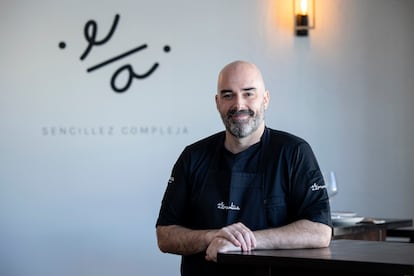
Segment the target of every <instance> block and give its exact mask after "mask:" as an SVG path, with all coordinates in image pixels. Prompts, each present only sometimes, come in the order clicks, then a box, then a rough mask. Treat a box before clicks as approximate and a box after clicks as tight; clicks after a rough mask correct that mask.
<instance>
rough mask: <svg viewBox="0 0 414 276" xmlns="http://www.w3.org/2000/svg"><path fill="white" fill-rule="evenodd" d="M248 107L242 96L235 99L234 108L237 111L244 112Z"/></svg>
mask: <svg viewBox="0 0 414 276" xmlns="http://www.w3.org/2000/svg"><path fill="white" fill-rule="evenodd" d="M245 107H246V101H245V100H244V99H243V97H242V95H237V96H236V97H234V108H235V109H236V110H242V109H245Z"/></svg>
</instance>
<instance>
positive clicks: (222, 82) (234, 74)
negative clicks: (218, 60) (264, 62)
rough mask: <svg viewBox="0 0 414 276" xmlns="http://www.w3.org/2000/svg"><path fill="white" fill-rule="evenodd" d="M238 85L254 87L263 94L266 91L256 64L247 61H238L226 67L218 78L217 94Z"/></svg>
mask: <svg viewBox="0 0 414 276" xmlns="http://www.w3.org/2000/svg"><path fill="white" fill-rule="evenodd" d="M236 83H237V84H239V85H240V84H242V85H246V86H251V85H253V86H254V87H255V88H256V89H258V90H260V91H262V92H264V91H265V90H266V89H265V84H264V81H263V77H262V73H261V72H260V70H259V68H257V66H256V65H255V64H253V63H250V62H247V61H240V60H238V61H234V62H232V63H229V64H227V65H226V66H224V68H223V69H222V70H221V71H220V74H219V76H218V81H217V93H220V91H221V90H222V89H227V88H228V87H230V86H232V85H234V84H236Z"/></svg>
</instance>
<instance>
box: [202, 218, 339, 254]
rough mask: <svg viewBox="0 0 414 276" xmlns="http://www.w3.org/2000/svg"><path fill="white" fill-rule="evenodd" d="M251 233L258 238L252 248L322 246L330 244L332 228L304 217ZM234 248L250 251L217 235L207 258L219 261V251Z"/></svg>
mask: <svg viewBox="0 0 414 276" xmlns="http://www.w3.org/2000/svg"><path fill="white" fill-rule="evenodd" d="M251 234H252V235H254V237H255V239H256V246H252V249H258V250H260V249H294V248H321V247H327V246H329V244H330V241H331V237H332V229H331V227H329V226H328V225H325V224H322V223H319V222H312V221H310V220H305V219H302V220H298V221H296V222H293V223H291V224H288V225H286V226H282V227H278V228H271V229H266V230H258V231H255V232H252V233H251ZM234 235H237V234H235V233H234ZM232 250H242V251H248V250H243V249H242V248H240V247H234V245H233V244H232V243H231V242H230V241H229V240H228V239H225V238H223V237H216V238H214V239H213V241H212V242H211V243H210V246H209V247H208V248H207V255H206V259H207V260H210V261H217V253H218V252H227V251H232Z"/></svg>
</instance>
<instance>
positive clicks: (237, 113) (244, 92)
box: [216, 64, 269, 138]
mask: <svg viewBox="0 0 414 276" xmlns="http://www.w3.org/2000/svg"><path fill="white" fill-rule="evenodd" d="M268 100H269V97H268V92H267V91H265V88H264V84H263V80H262V77H261V75H260V72H258V70H257V68H256V67H253V66H252V65H250V64H240V65H237V66H234V67H231V68H227V69H225V70H223V71H222V73H221V74H220V77H219V83H218V92H217V95H216V104H217V109H218V111H219V113H220V115H221V118H222V120H223V123H224V125H225V127H226V130H227V131H229V132H230V133H231V134H232V135H233V136H235V137H236V138H244V137H247V136H249V135H250V134H252V133H254V132H255V131H256V130H257V129H258V128H259V127H260V126H261V125H262V124H264V112H265V109H266V108H267V104H268Z"/></svg>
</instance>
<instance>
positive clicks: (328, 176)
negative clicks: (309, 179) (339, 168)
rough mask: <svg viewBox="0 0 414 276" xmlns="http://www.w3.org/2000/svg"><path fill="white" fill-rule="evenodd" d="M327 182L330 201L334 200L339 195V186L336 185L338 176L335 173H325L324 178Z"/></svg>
mask: <svg viewBox="0 0 414 276" xmlns="http://www.w3.org/2000/svg"><path fill="white" fill-rule="evenodd" d="M323 179H324V181H325V186H326V191H327V192H328V196H329V199H332V197H334V196H335V195H336V194H337V193H338V185H337V183H336V176H335V172H334V171H330V172H328V173H325V174H324V176H323Z"/></svg>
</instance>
